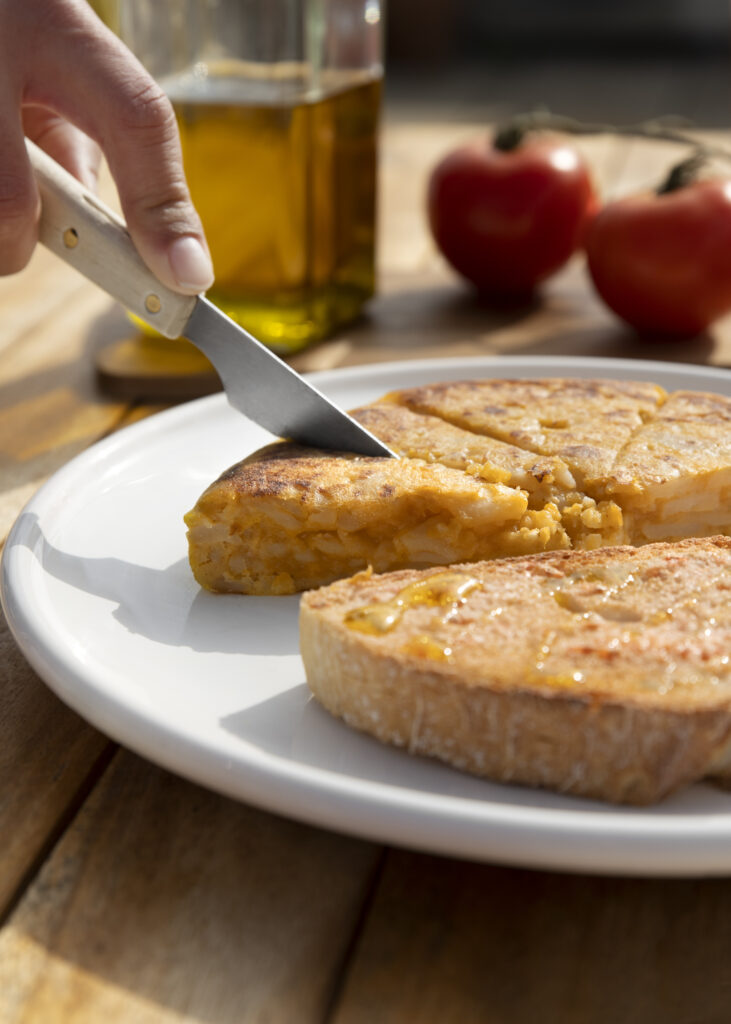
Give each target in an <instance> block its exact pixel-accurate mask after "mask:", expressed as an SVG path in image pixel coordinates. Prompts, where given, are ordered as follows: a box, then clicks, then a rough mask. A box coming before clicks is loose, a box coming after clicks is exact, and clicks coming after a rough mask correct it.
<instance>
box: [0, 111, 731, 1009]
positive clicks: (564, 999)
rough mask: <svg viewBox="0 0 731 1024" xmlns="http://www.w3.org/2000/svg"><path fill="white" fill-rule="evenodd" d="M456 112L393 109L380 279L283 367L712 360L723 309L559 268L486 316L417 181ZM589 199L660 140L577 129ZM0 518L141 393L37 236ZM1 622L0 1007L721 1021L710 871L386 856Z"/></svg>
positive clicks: (10, 368)
mask: <svg viewBox="0 0 731 1024" xmlns="http://www.w3.org/2000/svg"><path fill="white" fill-rule="evenodd" d="M473 132H474V129H473V128H472V127H471V126H469V125H462V126H460V125H454V124H452V125H443V126H438V125H426V124H390V125H388V126H387V128H386V131H385V138H384V146H383V167H382V205H381V220H382V233H381V238H382V247H381V269H382V275H381V277H382V287H381V293H380V297H379V298H378V299H377V300H376V301H375V302H374V303H373V305H372V307H371V309H370V312H369V314H368V316H367V317H365V318H364V319H363V320H362V321H361V322H360V323H359V324H357V325H355V326H354V327H352V328H351V329H349V330H346V331H343V332H342V333H341V334H340V335H338V337H336V338H334V339H332V340H331V341H329V342H327V343H325V344H322V345H320V346H319V347H317V348H314V349H311V350H310V351H308V352H307V353H305V354H303V355H301V356H300V357H298V358H297V359H296V360H295V363H296V365H297V366H298V367H299V368H300V369H320V368H326V367H336V366H343V365H347V364H355V363H361V362H366V361H375V360H395V359H411V358H417V357H424V356H432V357H444V356H455V355H472V354H476V353H507V352H509V353H526V354H527V353H539V354H546V353H547V354H554V353H564V354H568V355H611V356H642V357H648V358H662V359H671V360H681V361H689V362H699V363H712V364H716V365H729V364H731V325H729V324H728V323H725V324H721V325H719V326H718V327H717V328H716V329H715V330H714V331H713V332H712V333H711V334H709V336H708V337H706V338H703V339H697V340H695V341H693V342H690V343H676V344H673V345H663V346H654V347H653V346H650V345H646V344H645V345H643V344H641V343H639V342H638V341H637V340H636V338H635V337H634V336H633V335H632V334H630V333H629V332H628V331H625V330H624V329H623V328H622V327H620V326H619V325H618V324H617V323H616V322H615V321H614V320H613V319H612V318H611V316H610V315H609V314H607V313H606V312H605V311H604V310H603V309H602V308H601V306H600V305H599V304H598V302H597V301H596V300H595V299H594V298H593V297H592V295H591V292H590V289H589V287H588V284H587V281H586V278H585V276H584V272H583V268H582V266H581V264H580V262H579V261H577V262H576V263H574V264H573V265H572V266H570V267H569V268H568V269H567V270H566V271H565V272H564V273H562V274H561V275H560V276H559V277H557V278H556V279H555V280H554V281H553V282H552V283H551V284H550V285H549V286H548V287H547V289H546V291H545V293H544V298H543V300H542V301H541V302H540V303H538V304H536V305H535V306H534V307H532V308H531V309H528V310H522V311H519V312H517V313H511V314H508V313H503V314H496V313H491V312H490V311H489V310H486V309H484V308H482V307H480V305H479V304H478V303H477V302H476V301H475V300H474V299H473V298H472V297H471V296H470V294H469V293H468V292H467V291H465V290H464V289H463V288H462V287H461V286H460V285H459V284H458V283H457V282H456V281H455V280H454V279H453V278H452V277H451V276H450V275H449V273H448V272H447V271H446V270H445V268H444V267H443V266H442V264H441V262H440V260H439V258H438V257H437V256H436V254H435V253H434V251H433V248H432V246H431V245H430V243H429V239H428V237H427V234H426V231H425V227H424V220H423V215H422V208H421V203H422V193H423V184H424V179H425V174H426V172H427V170H428V168H429V166H430V165H431V163H432V162H433V160H434V159H435V158H436V157H437V156H438V155H439V154H440V153H441V152H442V151H443V150H445V149H446V148H447V147H449V146H450V145H451V144H452V143H454V142H455V141H457V140H458V139H461V138H464V137H466V136H469V135H470V134H472V133H473ZM581 145H582V146H583V147H584V148H585V149H586V151H587V152H588V153H589V155H590V157H591V159H592V161H593V163H594V166H595V168H596V171H597V175H598V178H599V180H600V182H601V184H602V188H603V190H604V193H605V195H610V194H621V193H622V192H624V191H629V190H630V189H632V188H634V187H638V186H640V185H644V184H649V183H652V182H653V181H654V180H655V179H657V178H658V177H659V175H660V174H661V173H662V170H663V169H664V167H665V166H666V164H667V161H668V160H669V159H670V158H672V157H673V156H674V155H676V151H675V150H674V149H673V147H668V146H665V145H659V144H646V143H639V142H627V141H622V142H616V141H612V140H609V139H604V138H592V139H586V140H582V143H581ZM0 310H1V313H2V315H1V316H0V350H1V351H0V449H1V452H2V456H1V457H2V467H3V473H2V488H1V490H0V529H1V530H2V536H3V537H5V536H6V535H7V531H8V529H9V527H10V526H11V524H12V522H13V520H14V518H15V516H16V515H17V514H18V512H19V510H20V508H21V506H22V504H23V503H24V502H25V500H26V499H27V498H28V497H30V495H31V494H32V493H33V491H34V490H35V489H36V488H37V487H38V485H39V484H40V483H41V482H42V481H43V480H44V479H45V478H46V477H47V476H48V475H49V474H50V473H52V472H53V471H54V470H56V469H58V468H59V467H60V466H62V465H63V464H64V463H66V462H67V461H68V460H69V459H70V458H71V457H72V456H74V455H75V454H77V453H78V452H81V451H83V450H84V449H86V448H87V447H88V446H89V445H90V444H92V443H93V442H95V441H96V440H98V439H99V438H102V437H104V436H106V435H107V434H109V433H110V432H112V431H115V430H118V429H119V428H120V427H123V426H125V425H126V424H128V423H130V422H131V421H133V420H135V419H137V418H139V417H142V416H145V415H148V414H149V413H151V412H154V411H156V410H155V407H154V406H150V405H142V404H139V403H129V402H123V401H119V400H114V399H110V398H108V397H105V396H104V395H103V394H101V393H100V391H99V390H98V387H97V385H96V381H95V376H94V355H95V353H96V352H97V351H98V349H99V347H100V346H101V345H103V344H105V343H108V342H110V341H112V340H114V339H115V338H118V337H120V336H121V335H122V334H124V333H125V332H126V331H128V327H127V324H126V320H125V318H124V316H123V314H122V313H121V312H120V311H119V310H118V309H115V308H113V307H112V306H111V305H110V302H109V300H108V299H106V297H105V296H104V295H102V294H100V293H99V292H97V291H96V290H95V289H94V288H93V287H92V286H90V285H87V284H86V282H84V281H83V280H82V279H80V278H78V277H77V276H76V275H75V274H74V273H73V272H72V271H71V270H68V269H67V268H65V267H64V266H62V265H61V264H60V263H57V262H56V261H55V260H54V259H53V258H52V257H51V256H49V255H48V254H47V253H45V252H42V251H39V252H37V254H36V255H35V256H34V258H33V261H32V263H31V265H30V266H29V267H28V268H27V269H26V270H25V271H24V272H23V273H22V274H20V275H17V276H15V277H13V278H9V279H5V280H3V281H0ZM0 628H1V632H0V645H1V648H0V673H1V676H2V685H1V687H0V916H1V920H0V1021H2V1022H3V1024H5V1022H11V1021H12V1022H24V1024H28V1022H32V1024H54V1022H57V1021H63V1022H64V1024H82V1022H83V1024H97V1022H99V1021H103V1022H105V1024H115V1022H118V1021H124V1022H134V1024H147V1022H150V1024H152V1022H155V1024H158V1022H163V1021H164V1022H173V1021H176V1022H178V1021H200V1022H205V1024H214V1022H215V1024H218V1022H224V1021H226V1022H254V1021H256V1022H260V1024H264V1022H267V1024H280V1022H281V1024H290V1022H293V1024H300V1022H302V1024H309V1022H315V1021H317V1022H320V1021H322V1022H328V1024H372V1022H379V1024H380V1022H399V1024H400V1022H412V1021H413V1022H435V1024H436V1022H438V1024H446V1022H455V1024H465V1022H472V1021H474V1022H486V1024H512V1022H520V1024H523V1022H525V1024H528V1022H535V1021H541V1022H547V1024H551V1022H556V1024H559V1022H560V1024H571V1022H575V1024H585V1022H591V1024H594V1022H607V1024H616V1022H623V1024H648V1022H652V1024H654V1022H658V1024H673V1022H693V1024H725V1022H728V1021H729V1020H731V958H730V957H729V953H730V952H731V879H729V880H722V879H716V880H714V879H705V880H678V881H668V880H664V881H654V880H647V879H645V880H642V879H621V878H618V879H611V878H600V877H579V876H573V875H558V874H551V873H542V872H538V871H535V872H531V871H525V870H516V869H512V868H510V867H500V866H491V865H487V864H472V863H467V862H464V861H459V860H450V859H446V858H441V857H435V856H427V855H422V854H419V853H415V852H408V851H405V850H398V849H391V848H384V847H382V846H379V845H377V844H375V843H370V842H362V841H358V840H355V839H352V838H348V837H344V836H341V835H336V834H333V833H329V832H326V831H322V830H319V829H317V828H311V827H307V826H304V825H301V824H297V823H293V822H291V821H287V820H283V819H281V818H279V817H276V816H273V815H270V814H267V813H265V812H263V811H260V810H255V809H252V808H250V807H246V806H243V805H241V804H238V803H235V802H233V801H231V800H228V799H225V798H223V797H220V796H218V795H216V794H213V793H210V792H208V791H206V790H203V789H201V788H199V787H197V786H195V785H192V784H190V783H188V782H184V781H182V780H181V779H178V778H176V777H174V776H172V775H170V774H168V773H167V772H165V771H163V770H162V769H160V768H158V767H156V766H154V765H152V764H148V763H147V762H145V761H143V760H141V759H140V758H139V757H136V756H133V755H132V754H131V753H129V752H128V751H126V750H124V749H121V748H120V747H118V746H117V745H116V744H115V743H113V742H111V741H110V740H108V739H107V738H105V737H104V736H102V735H100V734H99V733H98V732H96V731H95V730H94V729H92V728H91V727H90V726H88V725H87V724H86V723H85V722H84V721H82V720H81V719H80V718H78V717H77V716H76V715H75V714H74V713H72V712H71V711H69V710H67V709H66V708H65V707H64V706H63V705H62V704H61V703H60V702H59V701H58V700H57V699H56V697H55V696H53V695H52V694H51V693H50V691H49V690H47V689H46V687H45V686H44V684H43V683H42V682H41V681H40V680H39V679H38V678H37V676H36V675H35V674H34V673H33V671H32V670H31V669H30V667H29V666H28V664H27V663H26V662H25V660H24V658H23V657H22V655H21V654H20V653H19V652H18V649H17V648H16V646H15V643H14V641H13V640H12V638H11V636H10V635H9V633H8V631H7V628H6V627H4V626H2V627H0Z"/></svg>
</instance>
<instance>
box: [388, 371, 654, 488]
mask: <svg viewBox="0 0 731 1024" xmlns="http://www.w3.org/2000/svg"><path fill="white" fill-rule="evenodd" d="M387 398H388V400H389V401H392V402H394V403H395V404H397V405H403V406H406V407H408V408H409V409H412V410H413V411H415V412H420V413H427V414H429V415H432V416H438V417H440V418H441V419H444V420H446V421H447V422H448V423H452V424H454V425H455V426H458V427H462V428H463V429H465V430H470V431H472V432H473V433H476V434H484V435H489V436H490V437H493V438H497V439H499V440H502V441H505V442H506V443H508V444H511V445H515V446H516V447H518V448H524V449H527V450H529V451H531V452H534V453H537V454H541V455H545V456H557V457H558V458H560V459H561V460H563V461H564V462H565V463H566V464H567V466H568V467H569V469H570V470H571V472H572V473H573V474H574V476H575V478H576V481H577V483H578V484H579V486H580V487H582V488H586V487H587V486H589V485H591V484H592V483H593V482H594V481H596V480H601V479H602V478H603V477H604V475H605V474H606V473H607V472H608V471H609V470H610V469H611V466H612V464H613V462H614V460H615V458H616V455H617V453H618V452H619V451H620V450H621V448H622V446H623V445H624V444H625V443H626V441H627V440H628V439H629V437H630V436H631V435H632V434H633V433H634V431H635V430H637V428H638V427H640V426H641V425H642V423H643V422H645V420H647V419H650V418H652V417H653V416H654V415H655V413H656V411H657V409H658V408H659V406H660V405H661V404H662V402H663V401H664V399H665V392H664V391H663V389H662V388H661V387H659V386H658V385H656V384H646V383H642V382H637V381H615V380H578V379H565V378H563V379H562V378H558V377H557V378H548V379H546V380H508V379H502V380H501V379H494V380H467V381H456V382H448V383H444V384H429V385H426V386H424V387H419V388H408V389H405V390H402V391H394V392H391V393H390V394H389V395H388V396H387Z"/></svg>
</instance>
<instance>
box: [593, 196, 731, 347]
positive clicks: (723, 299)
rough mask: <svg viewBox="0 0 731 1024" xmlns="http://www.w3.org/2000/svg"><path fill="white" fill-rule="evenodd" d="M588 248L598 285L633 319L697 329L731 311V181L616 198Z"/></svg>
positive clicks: (639, 324) (679, 330)
mask: <svg viewBox="0 0 731 1024" xmlns="http://www.w3.org/2000/svg"><path fill="white" fill-rule="evenodd" d="M586 254H587V258H588V262H589V271H590V273H591V276H592V279H593V281H594V284H595V286H596V289H597V291H598V292H599V294H600V295H601V297H602V298H603V299H604V301H605V302H606V304H607V305H608V306H609V307H610V309H612V310H614V312H615V313H616V314H617V315H618V316H620V317H622V319H623V320H626V321H627V323H629V324H631V325H632V326H633V327H635V328H637V329H638V330H639V331H641V332H643V333H650V334H664V335H685V336H690V335H693V334H698V333H699V332H701V331H703V330H705V328H706V327H708V325H709V324H711V323H713V321H714V320H717V319H718V318H719V317H720V316H723V314H724V313H726V312H728V311H729V310H731V181H724V180H721V179H716V180H706V181H696V182H693V183H692V184H690V185H685V186H683V187H681V188H678V189H675V190H674V191H672V192H664V193H662V194H660V195H658V194H657V193H650V194H648V195H641V196H639V195H638V196H631V197H629V198H627V199H620V200H617V201H616V202H613V203H609V204H608V205H607V206H605V207H604V209H603V210H601V212H600V213H598V214H597V216H596V217H595V219H594V221H593V223H592V224H591V227H590V228H589V231H588V233H587V240H586Z"/></svg>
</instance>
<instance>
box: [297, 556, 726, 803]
mask: <svg viewBox="0 0 731 1024" xmlns="http://www.w3.org/2000/svg"><path fill="white" fill-rule="evenodd" d="M300 643H301V650H302V656H303V660H304V664H305V669H306V672H307V679H308V683H309V685H310V688H311V689H312V691H313V693H314V694H315V696H316V697H317V698H318V700H319V701H320V702H321V703H322V704H323V706H324V707H325V708H327V709H328V710H329V711H330V712H332V713H333V714H334V715H337V716H339V717H340V718H342V719H343V720H344V721H345V722H347V723H348V724H349V725H351V726H353V727H355V728H357V729H360V730H363V731H365V732H368V733H370V734H371V735H373V736H375V737H377V738H378V739H379V740H382V741H384V742H387V743H391V744H395V745H397V746H401V747H404V748H405V749H407V750H408V751H409V752H411V753H413V754H421V755H429V756H432V757H436V758H439V759H441V760H443V761H445V762H447V763H449V764H451V765H453V766H454V767H456V768H459V769H462V770H466V771H469V772H472V773H475V774H478V775H483V776H487V777H489V778H492V779H495V780H498V781H502V782H515V783H522V784H527V785H532V786H543V787H548V788H551V789H556V790H558V791H561V792H566V793H572V794H579V795H582V796H587V797H593V798H598V799H603V800H609V801H615V802H625V803H632V804H646V803H650V802H653V801H656V800H659V799H661V798H662V797H663V796H665V795H666V794H667V793H669V792H671V791H673V790H675V789H677V788H678V787H680V786H682V785H684V784H687V783H689V782H692V781H695V780H698V779H701V778H705V777H716V778H721V779H724V777H725V779H726V781H728V779H729V777H730V776H731V668H730V666H729V653H730V652H731V540H730V539H729V538H727V537H720V536H719V537H713V538H698V539H689V540H683V541H678V542H673V543H656V544H648V545H645V546H643V547H641V548H636V547H631V546H621V547H615V548H603V549H601V550H597V551H556V552H549V553H545V554H540V555H533V556H528V557H522V558H509V559H500V560H493V561H482V562H478V563H468V564H462V565H457V566H451V567H450V568H449V569H448V570H445V569H442V568H435V569H430V570H417V571H414V570H402V571H398V572H392V573H388V574H385V575H378V574H369V573H361V574H358V575H357V576H355V577H353V578H351V579H347V580H340V581H338V582H336V583H333V584H331V585H329V586H327V587H323V588H321V589H319V590H316V591H312V592H311V593H308V594H305V595H304V597H303V599H302V602H301V613H300Z"/></svg>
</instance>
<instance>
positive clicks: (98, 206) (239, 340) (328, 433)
mask: <svg viewBox="0 0 731 1024" xmlns="http://www.w3.org/2000/svg"><path fill="white" fill-rule="evenodd" d="M26 147H27V149H28V154H29V156H30V160H31V164H32V165H33V170H34V172H35V175H36V179H37V181H38V190H39V192H40V196H41V220H40V228H39V238H40V241H41V242H42V243H43V244H44V245H45V246H46V247H47V248H49V249H50V250H51V252H53V253H55V255H56V256H60V258H61V259H62V260H64V261H65V262H66V263H68V264H69V265H70V266H72V267H75V268H76V270H78V271H80V272H81V273H82V274H83V275H84V276H85V277H86V278H88V279H89V280H90V281H92V282H93V283H94V284H96V285H98V286H99V287H100V288H103V289H104V291H105V292H107V294H109V295H111V296H112V298H114V299H117V301H118V302H121V303H122V305H123V306H125V308H126V309H128V310H129V311H130V312H131V313H134V314H135V316H138V317H139V318H140V319H141V320H143V321H144V322H145V323H147V324H149V325H150V327H154V328H155V330H156V331H158V332H159V333H160V334H163V335H165V337H166V338H179V337H180V336H181V335H182V336H183V337H185V338H188V339H189V340H190V341H192V342H193V344H194V345H195V346H197V348H199V349H200V350H201V351H202V352H203V353H205V355H206V356H207V357H208V359H209V360H210V361H211V363H212V364H213V366H214V367H215V369H216V372H217V373H218V375H219V377H220V378H221V383H222V384H223V388H224V391H225V393H226V397H227V399H228V401H229V402H230V404H231V405H232V406H233V407H234V408H235V409H237V410H238V411H239V412H242V413H243V414H244V415H245V416H247V417H248V418H249V419H251V420H253V421H254V422H255V423H258V424H259V425H260V426H262V427H265V428H266V429H267V430H269V431H271V432H272V433H273V434H275V435H276V436H277V437H286V438H291V439H292V440H294V441H299V442H300V443H301V444H306V445H313V446H315V447H317V448H329V449H332V448H335V449H338V450H341V451H349V452H355V453H357V454H359V455H377V456H388V457H393V456H394V452H392V451H391V449H390V448H388V447H387V446H386V445H385V444H383V442H382V441H379V440H378V438H377V437H374V435H373V434H371V432H370V431H368V430H366V429H365V427H362V426H361V425H360V423H358V422H357V420H354V419H353V418H352V416H348V414H347V413H345V412H343V410H342V409H339V408H338V407H337V405H335V404H333V402H331V401H330V400H329V399H328V398H326V397H325V395H323V394H322V393H321V392H320V391H318V390H317V388H315V387H313V385H312V384H310V383H309V382H308V381H306V380H305V379H304V378H303V377H301V376H300V375H299V374H298V373H297V372H296V371H295V370H293V369H292V368H291V367H290V366H288V365H287V364H286V363H285V362H283V361H282V360H281V359H280V358H279V357H278V356H276V355H274V353H273V352H270V350H269V349H268V348H266V346H265V345H262V343H261V342H260V341H257V340H256V338H254V337H252V335H250V334H249V333H248V331H245V330H244V329H243V328H242V327H239V326H238V324H236V323H234V321H233V320H231V319H230V317H228V316H226V315H225V313H222V312H221V311H220V310H219V309H217V307H216V306H214V305H213V303H212V302H210V301H209V300H208V299H207V298H205V296H203V295H198V296H195V295H180V294H179V293H178V292H174V291H171V289H169V288H167V287H166V286H165V285H164V284H162V283H161V282H160V281H158V280H157V278H156V277H155V276H154V275H153V274H152V272H151V271H150V270H149V269H148V267H147V265H146V264H145V263H144V261H143V260H142V257H141V256H140V255H139V253H138V252H137V250H136V248H135V246H134V243H133V242H132V239H131V237H130V235H129V232H128V231H127V227H126V225H125V223H124V221H123V220H122V219H121V217H119V216H118V215H117V214H116V213H115V212H114V211H113V210H110V209H109V207H108V206H106V205H105V204H104V203H103V202H102V201H101V200H100V199H99V198H98V197H97V196H95V195H94V193H93V192H90V191H89V190H88V189H86V188H84V186H83V185H82V184H81V183H80V182H79V181H77V180H76V178H74V177H73V176H72V175H71V174H69V173H68V171H66V170H64V168H62V167H61V166H60V165H59V164H57V163H56V162H55V160H53V159H51V157H50V156H48V154H47V153H44V151H43V150H42V149H40V148H39V147H38V146H36V145H35V144H34V143H33V142H31V141H30V140H29V139H26Z"/></svg>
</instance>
